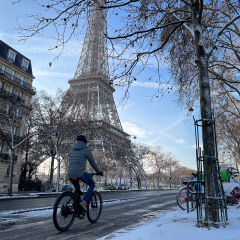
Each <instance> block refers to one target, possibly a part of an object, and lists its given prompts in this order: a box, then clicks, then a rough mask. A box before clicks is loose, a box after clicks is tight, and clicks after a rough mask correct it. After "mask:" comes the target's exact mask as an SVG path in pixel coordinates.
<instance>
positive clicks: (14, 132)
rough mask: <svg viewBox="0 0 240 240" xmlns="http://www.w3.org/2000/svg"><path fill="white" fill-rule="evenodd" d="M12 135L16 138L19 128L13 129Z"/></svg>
mask: <svg viewBox="0 0 240 240" xmlns="http://www.w3.org/2000/svg"><path fill="white" fill-rule="evenodd" d="M13 135H14V136H18V135H19V128H18V127H13Z"/></svg>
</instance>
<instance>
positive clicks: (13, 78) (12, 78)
mask: <svg viewBox="0 0 240 240" xmlns="http://www.w3.org/2000/svg"><path fill="white" fill-rule="evenodd" d="M15 74H16V73H15V71H13V70H12V75H11V80H12V81H15Z"/></svg>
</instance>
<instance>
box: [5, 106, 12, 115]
mask: <svg viewBox="0 0 240 240" xmlns="http://www.w3.org/2000/svg"><path fill="white" fill-rule="evenodd" d="M11 108H12V106H11V105H7V111H6V114H10V111H11Z"/></svg>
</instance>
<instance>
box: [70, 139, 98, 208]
mask: <svg viewBox="0 0 240 240" xmlns="http://www.w3.org/2000/svg"><path fill="white" fill-rule="evenodd" d="M87 160H88V162H89V163H90V165H91V166H92V168H93V169H94V170H95V171H96V172H97V173H98V174H99V175H103V173H102V171H101V170H100V169H99V168H98V166H97V164H96V161H95V159H94V157H93V155H92V152H91V150H90V149H89V148H88V146H87V137H86V136H85V135H83V134H82V135H79V136H77V142H75V143H74V144H73V147H72V148H71V149H70V151H69V165H68V178H69V180H70V181H71V183H72V184H73V186H74V187H75V193H76V194H77V196H78V198H77V202H78V203H79V200H80V185H79V180H81V181H82V182H84V183H86V184H88V185H89V188H88V191H87V193H86V194H85V196H84V198H83V200H82V201H81V202H80V203H79V204H80V205H81V207H82V208H83V209H84V210H85V211H87V201H88V199H89V198H90V197H91V195H92V192H93V190H94V187H95V182H94V181H93V179H92V177H91V175H90V174H88V173H87V172H86V161H87Z"/></svg>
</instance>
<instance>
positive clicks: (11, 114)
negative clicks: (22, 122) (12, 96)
mask: <svg viewBox="0 0 240 240" xmlns="http://www.w3.org/2000/svg"><path fill="white" fill-rule="evenodd" d="M0 113H4V114H6V115H7V116H8V117H9V118H13V113H10V114H9V112H8V111H6V110H4V109H1V108H0Z"/></svg>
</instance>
